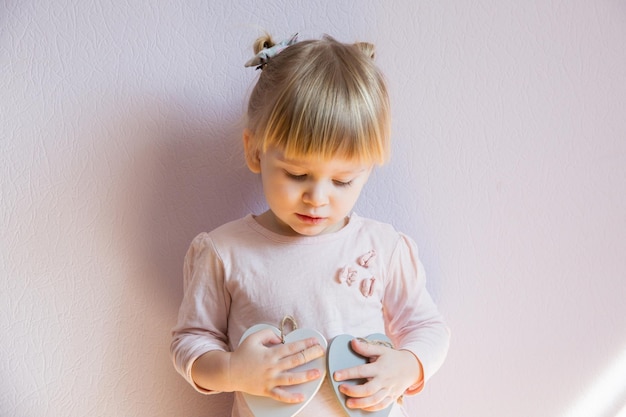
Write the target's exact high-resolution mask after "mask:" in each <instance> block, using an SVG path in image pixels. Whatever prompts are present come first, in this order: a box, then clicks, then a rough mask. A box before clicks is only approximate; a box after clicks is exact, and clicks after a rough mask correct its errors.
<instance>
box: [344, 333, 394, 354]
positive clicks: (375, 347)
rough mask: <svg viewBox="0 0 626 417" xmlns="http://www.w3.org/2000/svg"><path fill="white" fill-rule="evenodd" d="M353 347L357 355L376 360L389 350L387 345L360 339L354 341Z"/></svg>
mask: <svg viewBox="0 0 626 417" xmlns="http://www.w3.org/2000/svg"><path fill="white" fill-rule="evenodd" d="M351 346H352V349H353V350H354V351H355V352H356V353H358V354H359V355H361V356H365V357H366V358H376V357H378V356H380V355H382V354H383V353H385V350H386V349H388V348H387V347H386V346H385V345H382V344H378V343H372V342H370V341H368V340H367V339H363V338H360V337H357V338H354V339H352V341H351Z"/></svg>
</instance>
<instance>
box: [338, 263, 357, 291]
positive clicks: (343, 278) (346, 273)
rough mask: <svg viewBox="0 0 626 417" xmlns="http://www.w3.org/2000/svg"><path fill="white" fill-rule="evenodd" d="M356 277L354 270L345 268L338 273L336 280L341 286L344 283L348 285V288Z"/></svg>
mask: <svg viewBox="0 0 626 417" xmlns="http://www.w3.org/2000/svg"><path fill="white" fill-rule="evenodd" d="M356 275H357V271H356V269H354V268H350V267H349V266H346V267H344V268H343V269H342V270H341V271H339V275H338V277H337V280H338V281H339V283H340V284H343V283H344V282H345V283H346V284H348V286H350V285H352V284H353V283H354V281H355V280H356Z"/></svg>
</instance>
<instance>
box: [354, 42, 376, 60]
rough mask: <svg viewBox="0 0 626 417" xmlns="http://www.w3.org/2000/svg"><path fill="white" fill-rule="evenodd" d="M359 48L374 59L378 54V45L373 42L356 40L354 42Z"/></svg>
mask: <svg viewBox="0 0 626 417" xmlns="http://www.w3.org/2000/svg"><path fill="white" fill-rule="evenodd" d="M354 46H356V47H357V48H359V49H360V50H361V52H363V53H364V54H365V56H367V57H369V58H371V59H374V57H375V56H376V46H374V44H373V43H369V42H356V43H355V44H354Z"/></svg>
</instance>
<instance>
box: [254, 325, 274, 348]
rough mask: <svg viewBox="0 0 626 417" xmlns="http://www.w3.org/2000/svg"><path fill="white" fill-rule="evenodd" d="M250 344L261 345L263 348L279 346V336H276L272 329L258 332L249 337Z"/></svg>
mask: <svg viewBox="0 0 626 417" xmlns="http://www.w3.org/2000/svg"><path fill="white" fill-rule="evenodd" d="M249 339H250V341H251V342H256V343H261V344H263V345H265V346H270V345H277V344H280V342H281V340H280V336H278V335H277V334H276V333H274V331H272V329H263V330H259V331H258V332H256V333H253V334H251V335H250V336H249Z"/></svg>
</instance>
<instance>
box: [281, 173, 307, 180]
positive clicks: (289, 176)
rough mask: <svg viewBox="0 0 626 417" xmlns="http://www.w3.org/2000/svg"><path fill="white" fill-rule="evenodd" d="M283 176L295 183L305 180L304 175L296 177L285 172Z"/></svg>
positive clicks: (296, 175)
mask: <svg viewBox="0 0 626 417" xmlns="http://www.w3.org/2000/svg"><path fill="white" fill-rule="evenodd" d="M285 175H286V176H287V178H290V179H292V180H295V181H304V180H305V179H306V174H302V175H298V174H292V173H291V172H289V171H285Z"/></svg>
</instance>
